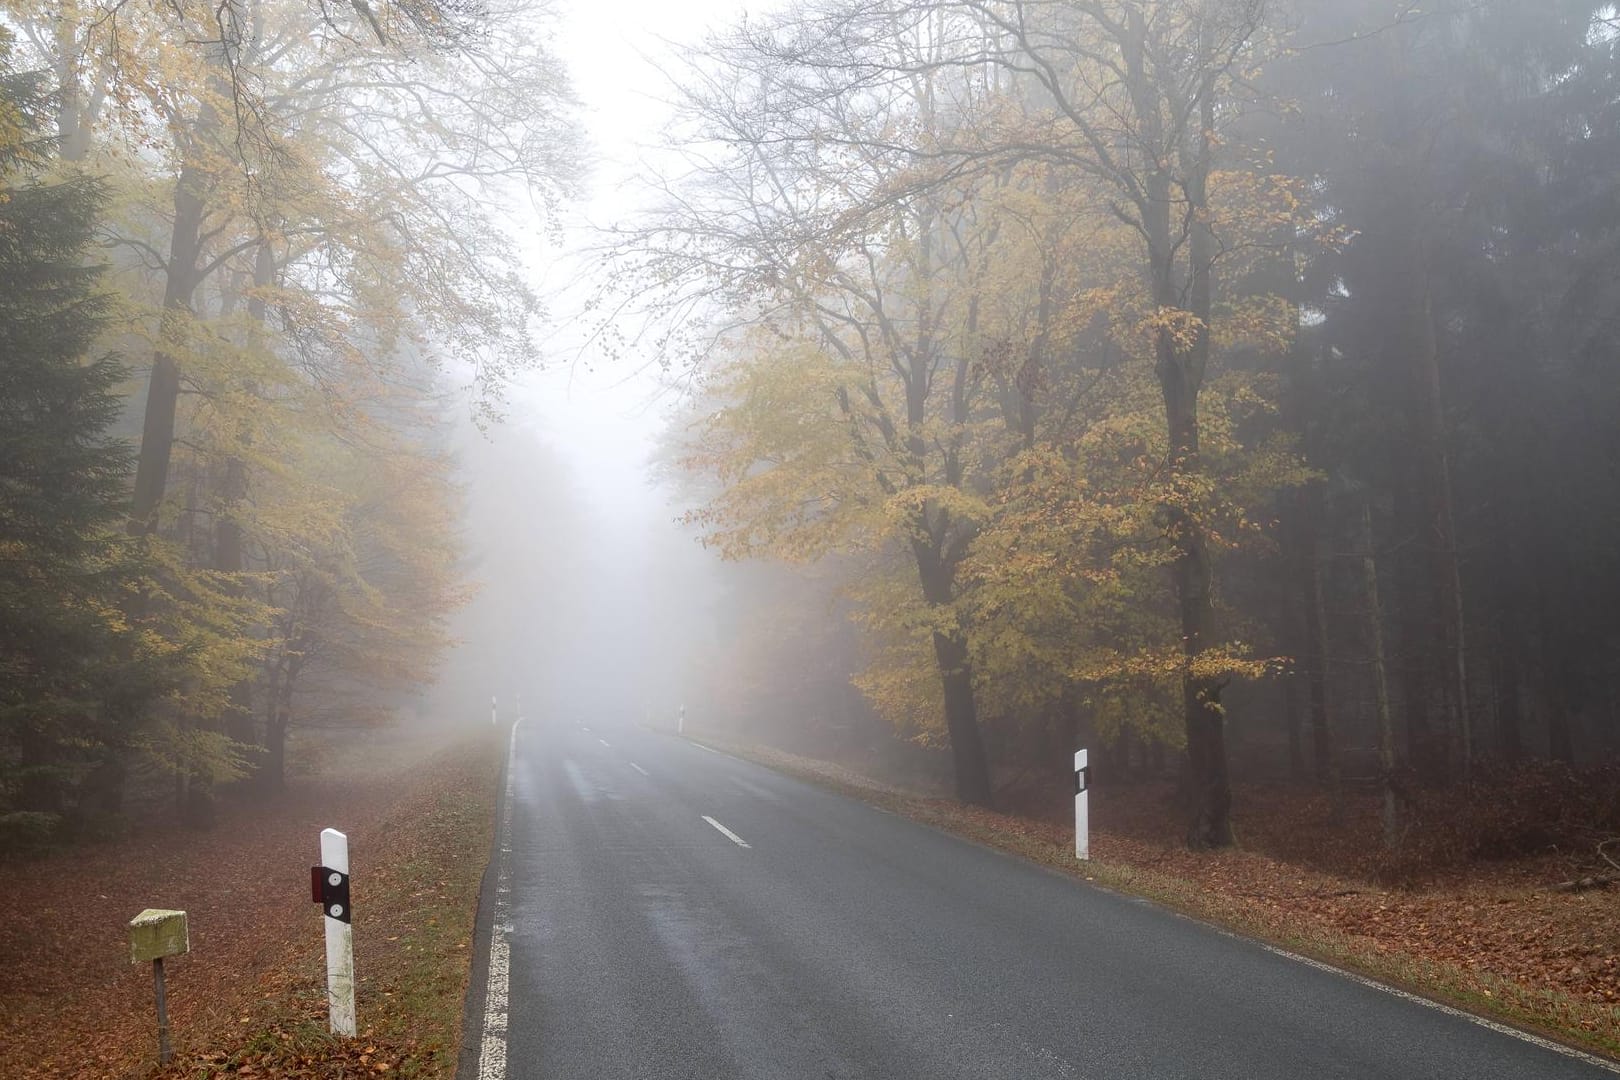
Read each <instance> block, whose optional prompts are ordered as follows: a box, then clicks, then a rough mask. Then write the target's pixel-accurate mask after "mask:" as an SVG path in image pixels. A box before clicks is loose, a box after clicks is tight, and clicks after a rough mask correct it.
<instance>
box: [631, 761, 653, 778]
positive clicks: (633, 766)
mask: <svg viewBox="0 0 1620 1080" xmlns="http://www.w3.org/2000/svg"><path fill="white" fill-rule="evenodd" d="M630 767H631V768H632V769H634V770H636V772H638V773H640V774H641V775H642V776H651V775H652V773H650V772H648V771H647V770H646V769H643V768H642V767H641V766H640V765H637V764H636V763H635V762H633V761H632V762H631V763H630Z"/></svg>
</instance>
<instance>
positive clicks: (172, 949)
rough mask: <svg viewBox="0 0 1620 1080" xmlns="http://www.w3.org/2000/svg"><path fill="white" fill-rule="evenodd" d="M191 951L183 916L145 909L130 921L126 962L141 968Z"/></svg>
mask: <svg viewBox="0 0 1620 1080" xmlns="http://www.w3.org/2000/svg"><path fill="white" fill-rule="evenodd" d="M190 951H191V929H190V927H188V926H187V925H186V913H185V912H183V911H166V910H164V909H163V908H147V909H146V910H145V911H143V912H141V913H140V914H139V915H137V916H135V917H134V918H133V919H131V920H129V962H130V963H132V964H143V963H146V962H148V961H151V960H161V959H163V958H164V957H165V956H179V955H180V954H181V953H188V952H190Z"/></svg>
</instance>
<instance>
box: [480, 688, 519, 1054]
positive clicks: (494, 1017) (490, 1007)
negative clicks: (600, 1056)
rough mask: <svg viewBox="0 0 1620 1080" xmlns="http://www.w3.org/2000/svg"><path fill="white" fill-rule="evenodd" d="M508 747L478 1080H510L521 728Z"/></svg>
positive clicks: (513, 731)
mask: <svg viewBox="0 0 1620 1080" xmlns="http://www.w3.org/2000/svg"><path fill="white" fill-rule="evenodd" d="M522 722H523V721H522V720H521V719H520V720H518V721H517V722H516V723H514V724H513V725H512V736H511V738H510V739H509V740H508V742H507V744H506V791H505V793H504V794H503V795H502V796H501V848H500V851H499V852H498V853H497V856H496V857H497V858H499V859H500V860H501V865H500V866H499V867H498V868H497V869H496V871H495V907H494V911H493V912H492V913H491V915H490V928H489V979H488V981H487V982H486V983H485V984H484V1034H483V1038H482V1040H480V1042H479V1046H478V1080H506V1022H507V1015H508V1010H509V1007H510V1006H509V1001H508V993H509V990H510V987H511V980H512V946H511V942H510V940H509V934H510V929H511V928H510V927H509V926H508V924H507V920H508V919H509V918H510V908H511V893H512V766H513V763H514V759H515V756H516V751H517V729H518V724H521V723H522Z"/></svg>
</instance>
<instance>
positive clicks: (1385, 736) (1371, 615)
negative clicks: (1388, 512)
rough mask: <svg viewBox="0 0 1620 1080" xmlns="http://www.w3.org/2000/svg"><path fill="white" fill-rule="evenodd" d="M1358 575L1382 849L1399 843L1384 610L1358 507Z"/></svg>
mask: <svg viewBox="0 0 1620 1080" xmlns="http://www.w3.org/2000/svg"><path fill="white" fill-rule="evenodd" d="M1361 575H1362V584H1363V588H1364V589H1365V590H1366V593H1367V641H1368V645H1369V648H1370V651H1371V652H1372V673H1373V700H1374V702H1375V703H1376V706H1377V710H1378V773H1379V786H1380V787H1381V788H1382V789H1383V825H1384V846H1385V847H1386V848H1391V849H1393V848H1394V847H1395V845H1396V844H1397V843H1398V842H1399V840H1400V833H1399V828H1400V821H1399V817H1398V815H1399V810H1400V808H1399V805H1398V803H1397V800H1396V790H1395V719H1394V715H1393V714H1392V713H1391V711H1390V707H1389V679H1388V677H1387V675H1386V673H1385V666H1384V608H1383V605H1382V604H1381V603H1379V600H1378V563H1377V561H1376V557H1375V556H1374V554H1373V533H1372V510H1371V508H1370V507H1368V506H1367V505H1366V504H1365V503H1364V504H1363V505H1362V507H1361Z"/></svg>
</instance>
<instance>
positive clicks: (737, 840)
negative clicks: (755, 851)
mask: <svg viewBox="0 0 1620 1080" xmlns="http://www.w3.org/2000/svg"><path fill="white" fill-rule="evenodd" d="M703 820H704V821H707V822H708V823H709V824H710V825H713V826H714V827H715V828H717V829H719V830H720V832H721V834H722V835H724V836H725V838H726V839H727V840H730V841H731V842H732V843H733V844H736V845H737V846H738V847H747V846H748V841H746V840H744V839H743V838H742V837H740V836H738V835H737V834H736V833H734V832H732V831H731V830H730V829H728V828H726V827H725V826H724V825H722V824H720V823H719V822H718V821H716V820H714V818H712V817H710V816H709V815H708V814H704V815H703Z"/></svg>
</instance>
